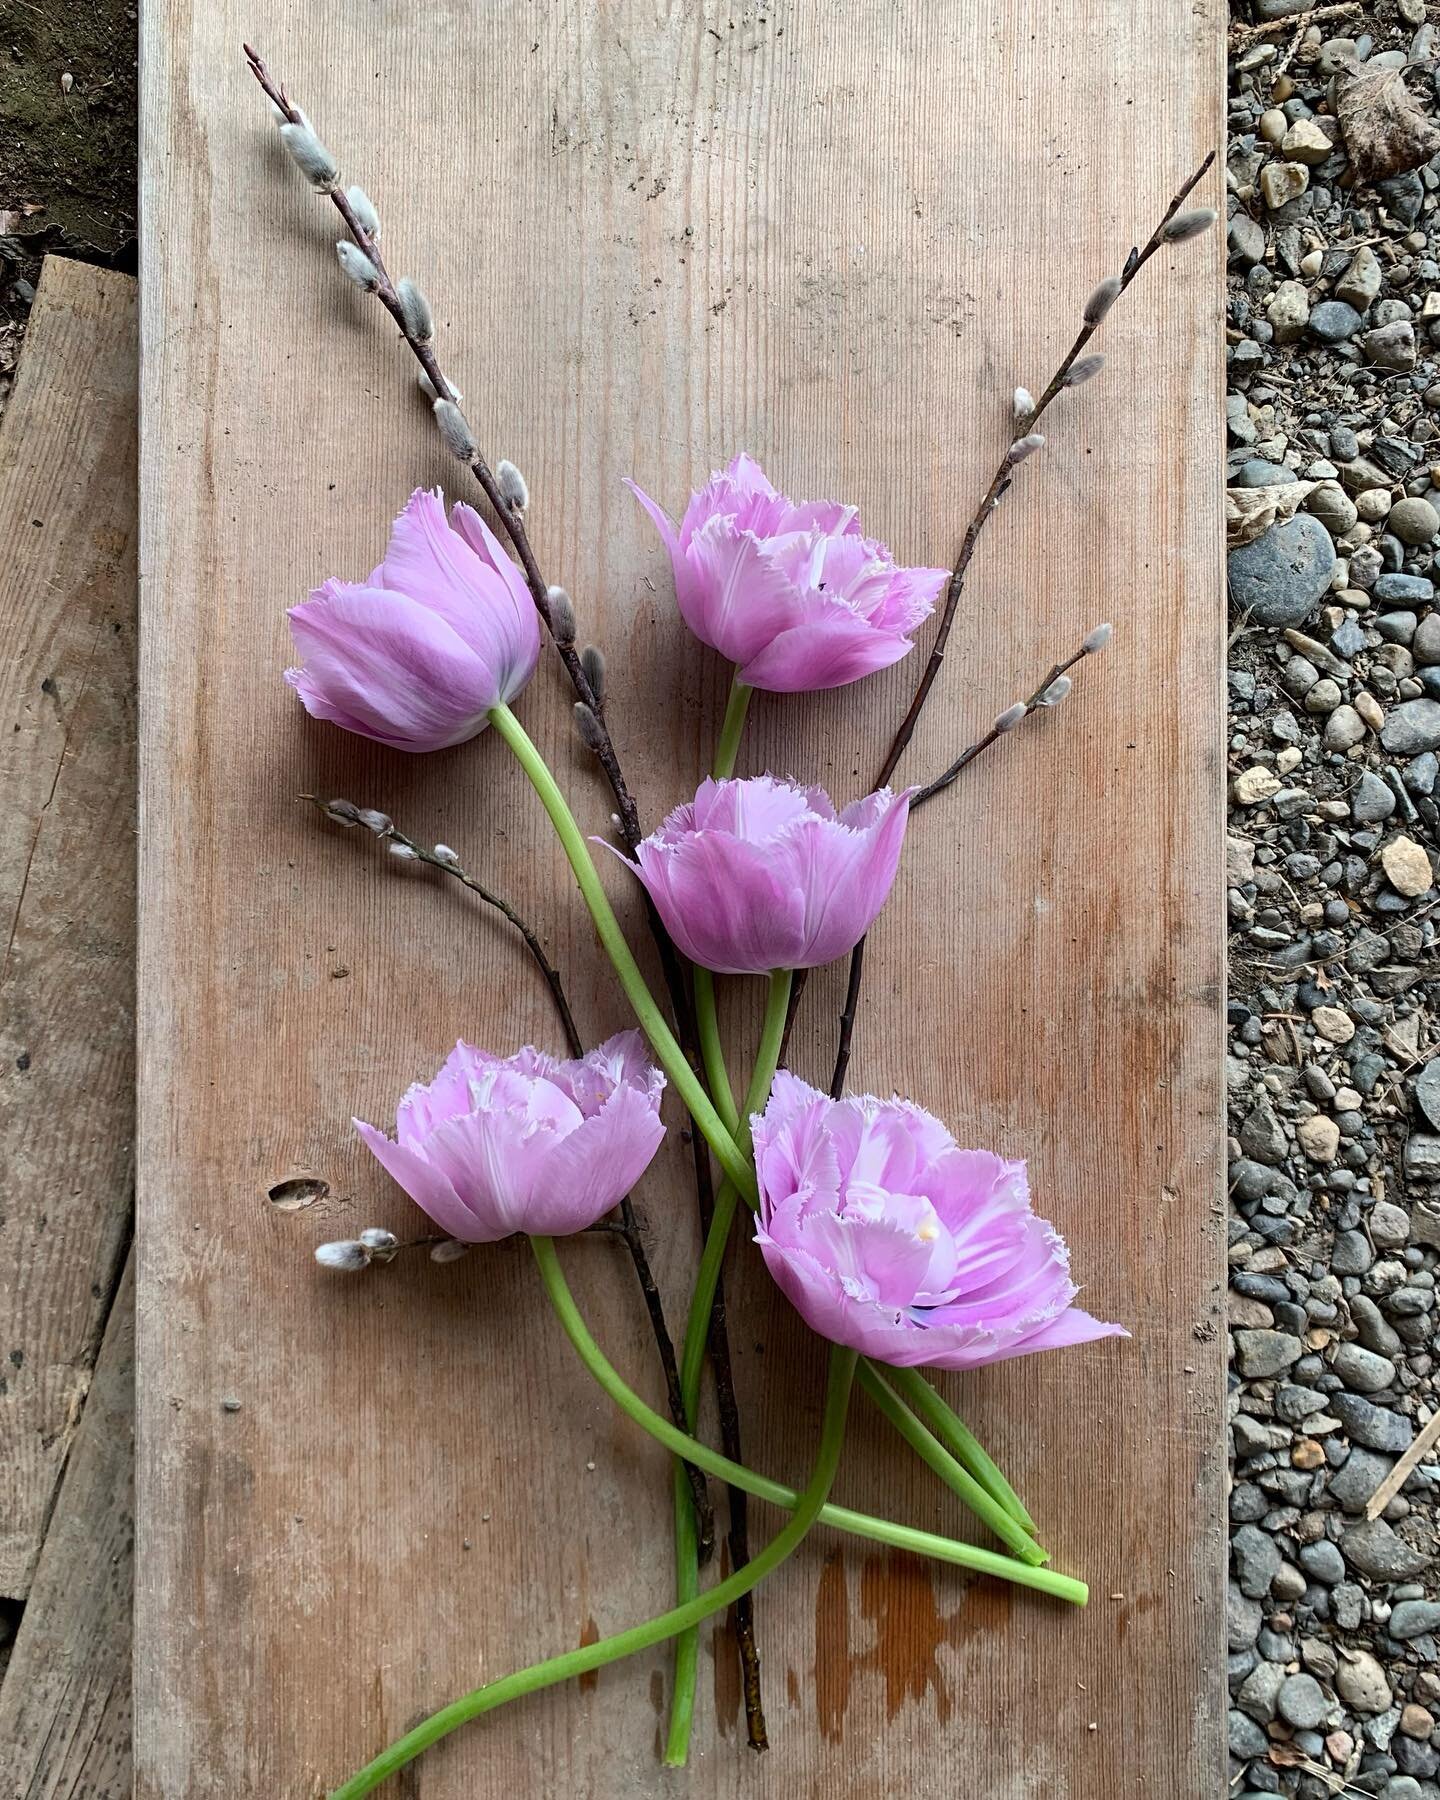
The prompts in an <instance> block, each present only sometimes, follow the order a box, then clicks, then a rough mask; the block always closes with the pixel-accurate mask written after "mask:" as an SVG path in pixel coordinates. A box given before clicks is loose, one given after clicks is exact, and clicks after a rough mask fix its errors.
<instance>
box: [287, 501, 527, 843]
mask: <svg viewBox="0 0 1440 1800" xmlns="http://www.w3.org/2000/svg"><path fill="white" fill-rule="evenodd" d="M290 630H291V633H292V634H293V636H294V639H295V645H296V648H297V649H298V650H299V652H300V654H301V656H302V657H303V658H307V659H308V662H307V663H306V664H305V665H304V666H302V667H300V668H295V669H290V670H288V671H287V672H286V676H285V679H286V680H287V681H288V682H289V683H290V685H291V686H292V687H293V688H294V689H295V691H296V692H297V693H298V694H299V696H300V699H301V700H302V702H303V703H304V706H305V709H306V711H307V712H309V713H310V714H311V715H312V717H314V718H317V719H330V720H333V721H334V723H335V724H337V725H341V726H343V727H344V728H345V729H346V730H347V731H354V732H358V733H359V734H360V735H361V736H362V737H368V738H373V739H374V740H375V741H376V742H377V743H381V744H388V745H390V746H391V748H392V749H396V750H416V751H419V750H444V749H447V748H448V747H449V746H450V745H452V744H463V743H465V742H466V741H467V740H468V739H470V738H473V737H474V736H475V735H476V734H477V733H478V732H481V731H483V730H484V729H485V727H486V725H487V724H488V723H489V722H490V713H491V710H492V708H494V707H495V706H496V704H497V703H499V702H502V701H503V702H505V703H507V704H508V703H509V702H510V701H512V700H513V699H514V698H515V696H516V695H517V694H518V693H520V691H521V690H522V689H523V688H524V686H525V684H526V682H527V681H529V679H530V677H531V675H533V674H534V672H535V664H536V662H537V660H538V658H539V655H540V624H539V620H538V619H537V618H536V616H535V608H534V606H533V605H532V603H531V600H530V590H529V588H528V587H527V586H526V584H525V577H524V575H523V574H522V572H521V571H520V570H519V569H518V568H517V567H516V565H515V563H514V562H513V561H512V559H511V558H510V557H509V556H507V555H506V554H505V551H504V550H503V548H502V547H501V545H500V542H499V540H498V539H497V538H496V536H495V533H494V532H493V531H492V530H491V529H490V527H489V526H488V525H487V524H486V523H485V521H484V520H483V519H482V518H481V517H480V515H479V513H477V512H476V511H475V510H474V509H473V507H469V506H463V505H461V506H456V507H454V508H453V509H452V511H451V513H450V516H449V518H448V519H447V517H446V514H445V502H444V498H443V496H442V495H441V494H440V493H439V492H438V491H437V492H427V491H425V490H424V489H420V490H418V491H417V492H416V493H414V494H412V495H411V497H410V504H409V505H408V506H407V507H406V508H405V510H404V512H403V513H401V515H400V517H399V518H398V519H397V520H396V521H395V527H394V530H393V532H392V533H391V537H390V543H389V546H388V548H387V549H386V552H385V555H384V557H383V558H382V560H381V563H380V566H379V568H378V569H376V570H375V571H374V572H373V573H372V574H371V576H370V578H369V579H368V580H366V581H360V582H353V581H335V580H331V581H327V582H324V583H323V584H322V585H321V586H320V587H318V588H316V589H315V591H314V592H313V593H312V594H311V596H310V598H309V599H308V600H306V601H305V602H303V604H301V605H299V606H294V607H292V608H291V609H290ZM378 816H381V815H377V817H378ZM356 817H357V819H358V818H359V812H358V810H357V812H356Z"/></svg>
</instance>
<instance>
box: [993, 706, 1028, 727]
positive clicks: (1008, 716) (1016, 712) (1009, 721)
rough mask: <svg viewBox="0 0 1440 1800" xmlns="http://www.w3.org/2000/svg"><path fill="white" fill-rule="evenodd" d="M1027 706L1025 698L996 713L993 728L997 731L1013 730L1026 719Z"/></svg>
mask: <svg viewBox="0 0 1440 1800" xmlns="http://www.w3.org/2000/svg"><path fill="white" fill-rule="evenodd" d="M1026 711H1027V708H1026V705H1025V702H1024V701H1023V700H1017V701H1016V702H1015V704H1014V705H1013V706H1007V707H1006V708H1005V710H1004V712H1002V713H997V714H996V715H995V724H994V727H993V729H994V730H996V731H1013V730H1014V729H1015V727H1016V726H1017V725H1018V724H1019V723H1020V722H1021V720H1022V719H1024V717H1025V714H1026Z"/></svg>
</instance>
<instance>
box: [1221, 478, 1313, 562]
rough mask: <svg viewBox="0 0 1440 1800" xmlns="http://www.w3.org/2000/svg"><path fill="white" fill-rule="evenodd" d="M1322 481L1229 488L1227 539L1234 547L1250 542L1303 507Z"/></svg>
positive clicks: (1226, 502) (1226, 492)
mask: <svg viewBox="0 0 1440 1800" xmlns="http://www.w3.org/2000/svg"><path fill="white" fill-rule="evenodd" d="M1319 485H1320V483H1319V482H1318V481H1287V482H1285V483H1283V485H1281V486H1279V487H1258V488H1226V490H1225V542H1226V543H1227V544H1228V545H1229V546H1230V548H1231V549H1232V550H1233V549H1234V548H1235V547H1236V545H1237V544H1249V543H1253V542H1254V540H1255V539H1256V538H1257V537H1259V536H1260V534H1261V532H1262V531H1268V530H1269V529H1270V527H1271V526H1272V525H1274V524H1277V523H1278V522H1279V521H1280V520H1281V519H1288V518H1290V517H1291V516H1292V515H1293V514H1294V513H1295V512H1297V511H1298V510H1299V507H1300V504H1301V502H1302V501H1303V500H1304V498H1305V496H1306V495H1307V494H1308V493H1310V492H1311V491H1312V490H1313V489H1314V488H1317V487H1319Z"/></svg>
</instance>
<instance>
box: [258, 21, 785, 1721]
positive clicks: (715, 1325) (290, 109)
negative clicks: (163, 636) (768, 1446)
mask: <svg viewBox="0 0 1440 1800" xmlns="http://www.w3.org/2000/svg"><path fill="white" fill-rule="evenodd" d="M244 51H245V57H246V60H247V62H248V64H249V66H250V71H251V73H252V74H253V75H254V77H255V80H256V81H257V82H258V84H259V86H260V88H261V90H262V91H263V92H264V94H265V95H266V97H267V98H268V99H269V100H270V102H271V104H272V105H273V106H275V107H276V108H277V109H278V111H279V113H280V114H281V116H282V117H283V118H284V119H285V120H286V121H287V122H288V123H290V124H299V125H308V121H307V120H306V119H305V117H304V115H303V114H302V113H301V111H300V109H299V108H298V107H296V106H295V105H294V104H293V103H292V102H291V100H290V98H289V96H288V95H287V94H286V92H285V90H284V88H283V86H281V85H280V84H278V83H277V82H275V81H274V79H273V78H272V77H271V75H270V72H269V69H268V68H267V67H266V64H265V62H264V59H263V58H262V57H261V56H260V55H259V54H258V52H257V51H255V50H254V49H252V48H251V46H250V45H248V44H246V45H245V46H244ZM328 196H329V198H330V200H331V201H332V202H333V204H334V206H335V208H336V210H337V212H338V213H339V214H340V216H341V218H342V219H343V220H344V222H345V226H346V229H347V230H348V231H349V233H350V236H351V238H352V240H353V241H354V243H355V244H356V246H357V247H358V248H359V249H360V250H361V251H362V252H363V253H364V255H365V256H366V257H367V258H368V259H369V261H370V263H371V265H372V267H373V268H374V271H375V276H376V287H375V293H376V297H377V298H378V299H379V300H380V301H381V303H382V304H383V305H384V307H385V309H386V311H387V312H388V313H389V314H390V316H391V318H392V319H394V321H395V323H396V325H397V326H398V327H399V330H400V334H401V336H402V338H403V339H404V340H405V343H406V344H407V345H408V347H409V349H410V351H411V353H412V354H413V356H414V357H415V360H416V361H417V362H418V363H419V365H420V368H421V370H422V372H423V374H424V376H425V379H426V381H427V382H428V384H429V389H430V393H431V395H432V397H434V398H437V399H439V398H446V397H449V396H451V395H452V394H454V392H455V391H456V390H455V388H454V386H453V385H452V383H451V382H450V381H449V379H448V377H447V376H446V375H445V373H444V371H443V370H442V369H441V367H440V363H439V360H438V358H437V356H436V354H435V349H434V346H433V343H431V342H422V341H421V340H419V339H418V338H416V337H415V336H414V335H413V333H412V331H411V330H410V326H409V323H408V322H407V320H406V317H405V310H404V307H403V306H402V304H401V301H400V296H399V293H398V291H397V289H396V287H395V284H394V282H393V281H392V280H391V278H390V274H389V271H388V269H387V268H386V264H385V260H384V257H383V255H382V254H381V252H380V249H379V246H378V244H377V243H376V241H375V238H374V236H373V235H372V233H371V232H369V231H367V230H366V228H365V225H364V223H363V222H362V220H361V219H360V218H359V217H358V215H357V213H356V211H355V208H354V206H353V205H352V204H351V202H350V199H349V196H348V195H347V194H346V193H345V192H344V190H343V189H342V188H340V187H339V185H338V182H337V183H335V184H333V185H332V186H331V187H330V188H329V190H328ZM468 466H469V467H470V470H471V473H472V474H473V475H474V476H475V478H476V480H477V481H478V482H479V483H480V486H481V488H482V490H483V491H484V493H485V496H486V498H487V499H488V500H489V502H490V505H491V507H492V508H493V510H494V512H495V515H496V517H497V518H498V519H499V521H500V524H501V526H502V528H503V529H504V531H505V533H506V535H507V536H508V537H509V539H510V542H511V544H512V546H513V547H514V550H515V553H516V555H517V557H518V558H519V560H520V564H521V567H522V568H523V570H524V572H525V579H526V584H527V586H528V587H529V589H530V595H531V599H532V601H533V603H534V605H535V608H536V611H537V612H538V613H539V616H540V618H541V621H542V622H543V624H544V625H545V628H546V630H547V632H548V633H549V635H550V638H551V640H552V642H553V643H554V644H555V648H556V651H557V653H558V654H559V656H560V659H561V662H562V663H563V664H564V667H565V671H566V674H567V675H568V676H569V679H570V683H571V686H572V688H573V689H574V692H575V694H576V696H577V698H578V700H579V701H580V703H581V704H582V705H584V706H586V707H588V709H589V711H590V713H591V715H592V717H593V720H594V727H593V729H592V730H591V731H590V732H589V733H588V734H587V741H589V742H590V744H591V747H592V749H593V752H594V754H595V756H596V758H597V760H598V761H599V763H600V766H601V768H602V770H603V771H604V774H605V777H606V779H607V781H608V783H609V785H610V791H611V793H612V794H613V795H614V798H615V804H616V818H617V822H618V824H619V829H620V836H621V839H622V840H623V842H624V845H625V848H626V850H627V852H628V853H629V854H630V855H631V856H632V857H633V855H634V853H635V849H636V846H637V845H638V844H639V842H640V838H641V828H640V820H639V813H638V810H637V808H636V805H635V801H634V799H633V797H632V795H631V793H630V790H629V788H628V786H627V784H626V782H625V778H624V775H623V773H622V771H621V767H620V761H619V757H618V755H617V754H616V751H615V746H614V742H613V739H612V738H611V735H610V730H609V727H608V725H607V724H606V722H605V707H604V700H603V696H602V695H600V694H598V693H597V692H596V691H595V688H594V686H593V685H592V683H591V681H590V679H589V677H588V675H587V674H586V672H585V667H584V662H583V659H582V658H581V656H580V655H579V653H578V652H577V651H576V649H575V645H574V642H573V641H563V640H562V639H561V638H560V637H557V635H556V632H555V628H554V620H553V618H552V617H551V611H550V598H549V588H548V586H547V584H546V582H545V578H544V576H543V575H542V574H541V571H540V567H539V564H538V562H537V561H536V558H535V553H534V550H533V548H532V546H531V544H530V538H529V534H528V532H527V531H526V529H525V521H524V517H523V509H521V508H520V507H517V506H515V505H513V504H512V503H511V501H510V500H509V499H508V498H507V496H506V495H505V494H504V493H503V492H502V491H501V488H500V484H499V482H498V481H497V479H496V476H495V474H494V472H493V471H492V470H491V468H490V467H489V464H488V463H487V462H486V461H485V459H484V458H483V457H482V456H481V455H479V453H478V451H477V452H476V454H475V455H474V457H473V458H472V459H471V460H470V462H469V464H468ZM644 906H645V916H646V921H647V924H648V925H649V929H650V933H651V936H652V937H653V938H654V941H655V946H656V951H657V954H658V956H659V959H660V966H661V971H662V973H663V975H664V979H665V985H666V988H667V990H668V992H669V996H670V1004H671V1008H672V1011H673V1013H674V1017H675V1024H676V1028H677V1031H678V1034H679V1038H680V1044H681V1048H682V1050H683V1051H684V1053H685V1056H686V1058H687V1060H688V1061H689V1062H690V1064H691V1066H692V1068H694V1069H695V1070H696V1072H697V1074H698V1073H699V1070H700V1054H699V1041H698V1038H697V1035H696V1030H695V1019H694V1012H693V1009H692V1006H691V1002H690V995H689V990H688V986H687V980H686V975H685V972H684V968H683V965H682V964H681V961H680V958H679V957H678V955H677V953H676V951H675V948H674V946H673V945H672V944H671V942H670V939H669V937H668V935H667V934H666V932H665V929H664V927H663V925H662V924H661V922H660V917H659V915H658V913H657V912H656V911H655V908H654V905H653V903H652V902H651V900H650V898H649V896H648V895H646V896H645V901H644ZM702 1162H703V1166H704V1176H703V1184H704V1185H703V1187H702V1185H701V1181H702V1178H701V1176H700V1174H699V1171H700V1167H701V1164H702ZM696 1169H697V1188H696V1200H697V1205H698V1209H699V1212H700V1216H701V1220H702V1224H703V1221H704V1219H705V1216H706V1200H705V1191H706V1189H708V1188H709V1186H710V1181H711V1178H710V1167H709V1161H708V1157H703V1156H697V1158H696ZM716 1306H717V1310H712V1314H711V1320H710V1330H709V1336H708V1342H709V1345H710V1347H711V1370H712V1375H713V1377H714V1380H715V1385H716V1393H717V1397H718V1401H719V1412H720V1422H721V1434H722V1448H723V1450H724V1452H725V1454H726V1455H727V1456H728V1457H729V1458H730V1459H731V1460H732V1461H734V1462H742V1461H743V1460H744V1457H743V1446H742V1444H741V1439H740V1414H739V1407H738V1404H737V1402H736V1398H735V1392H734V1388H733V1385H732V1378H731V1374H730V1368H731V1364H730V1356H729V1346H728V1343H726V1342H725V1341H724V1340H725V1339H726V1324H725V1314H724V1310H723V1307H721V1306H720V1304H719V1300H718V1296H717V1303H716ZM717 1344H719V1345H721V1348H722V1350H723V1354H722V1355H720V1356H718V1357H717V1356H716V1354H715V1347H716V1345H717ZM729 1494H730V1532H729V1543H730V1553H731V1560H732V1564H733V1566H734V1567H735V1568H736V1569H739V1568H742V1567H743V1566H744V1565H745V1564H746V1563H747V1562H748V1561H749V1560H750V1552H749V1527H748V1501H747V1499H746V1497H745V1495H744V1494H743V1493H742V1492H741V1491H740V1490H739V1489H738V1488H731V1489H730V1490H729ZM700 1523H702V1524H703V1519H702V1520H701V1521H700ZM700 1544H701V1549H702V1552H703V1553H704V1556H703V1557H702V1560H703V1559H704V1557H708V1554H709V1548H710V1546H711V1545H712V1544H713V1526H712V1527H711V1529H710V1531H709V1532H708V1533H702V1534H700ZM752 1608H753V1602H752V1601H751V1600H750V1599H749V1598H748V1597H747V1599H746V1602H745V1604H744V1605H743V1607H741V1608H739V1609H737V1611H736V1614H735V1636H736V1648H737V1653H738V1655H739V1658H740V1663H741V1673H742V1678H743V1686H744V1691H745V1709H746V1720H747V1726H748V1729H749V1733H750V1738H751V1742H752V1743H756V1744H759V1745H763V1743H764V1741H765V1719H764V1714H763V1712H762V1711H761V1710H760V1697H759V1681H758V1669H759V1659H758V1654H757V1652H756V1649H755V1642H754V1628H753V1623H752V1618H753V1613H752Z"/></svg>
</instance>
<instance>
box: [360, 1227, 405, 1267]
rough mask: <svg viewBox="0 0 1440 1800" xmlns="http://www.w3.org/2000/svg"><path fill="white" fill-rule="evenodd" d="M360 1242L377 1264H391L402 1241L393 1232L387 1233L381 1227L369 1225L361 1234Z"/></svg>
mask: <svg viewBox="0 0 1440 1800" xmlns="http://www.w3.org/2000/svg"><path fill="white" fill-rule="evenodd" d="M360 1242H361V1243H362V1244H363V1245H364V1246H365V1248H366V1249H367V1250H368V1251H369V1252H370V1254H371V1256H372V1257H374V1258H375V1260H376V1261H377V1262H389V1261H390V1259H391V1258H392V1257H393V1256H394V1254H395V1252H396V1251H397V1250H398V1249H399V1248H400V1240H399V1238H397V1237H396V1235H395V1233H394V1232H393V1231H386V1230H384V1229H383V1228H382V1227H381V1226H379V1225H367V1226H366V1227H365V1229H364V1230H363V1231H362V1232H361V1233H360Z"/></svg>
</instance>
